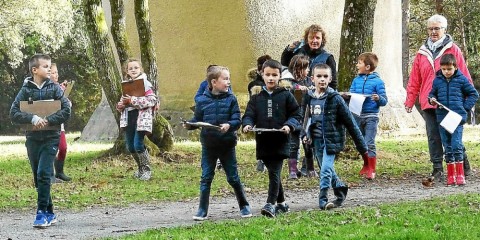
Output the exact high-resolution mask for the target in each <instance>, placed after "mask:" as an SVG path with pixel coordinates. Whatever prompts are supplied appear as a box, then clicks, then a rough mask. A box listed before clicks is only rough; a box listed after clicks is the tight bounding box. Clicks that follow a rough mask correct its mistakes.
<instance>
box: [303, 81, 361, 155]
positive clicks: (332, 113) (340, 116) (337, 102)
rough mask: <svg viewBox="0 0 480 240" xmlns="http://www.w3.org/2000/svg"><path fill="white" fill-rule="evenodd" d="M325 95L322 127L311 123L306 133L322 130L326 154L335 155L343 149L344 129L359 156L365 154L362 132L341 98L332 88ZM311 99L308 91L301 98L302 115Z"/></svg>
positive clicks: (311, 96)
mask: <svg viewBox="0 0 480 240" xmlns="http://www.w3.org/2000/svg"><path fill="white" fill-rule="evenodd" d="M326 94H327V99H326V100H325V108H324V109H325V110H324V117H323V126H316V124H315V123H312V124H311V125H310V128H309V129H307V131H312V130H313V129H312V128H313V127H320V128H322V129H323V137H324V139H325V147H326V148H327V153H328V154H337V153H339V152H341V151H342V150H343V149H344V148H345V129H346V130H348V133H349V134H350V136H352V139H353V142H354V143H355V146H356V148H357V150H358V152H359V153H360V154H363V153H366V152H367V145H366V144H365V140H364V138H363V135H362V132H360V129H359V128H358V126H357V123H356V122H355V119H354V118H353V115H352V113H351V112H350V110H349V109H348V106H347V104H346V103H345V101H344V100H343V98H342V97H341V96H340V94H339V93H338V92H337V91H335V90H333V89H332V88H328V89H327V93H326ZM312 98H314V96H313V92H312V91H308V94H306V95H305V97H304V98H303V103H302V113H303V112H305V109H306V106H307V105H309V106H310V103H311V100H312Z"/></svg>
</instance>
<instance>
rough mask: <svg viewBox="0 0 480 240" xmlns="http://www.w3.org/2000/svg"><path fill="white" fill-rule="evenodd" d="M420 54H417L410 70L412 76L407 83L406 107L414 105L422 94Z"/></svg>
mask: <svg viewBox="0 0 480 240" xmlns="http://www.w3.org/2000/svg"><path fill="white" fill-rule="evenodd" d="M419 58H420V55H419V54H417V56H415V59H414V60H413V65H412V70H411V71H410V78H409V79H408V84H407V89H406V90H407V98H406V100H405V106H406V107H413V105H414V104H415V101H416V100H417V97H418V95H419V94H420V86H421V84H422V83H421V81H422V79H421V77H420V63H419V61H420V60H419Z"/></svg>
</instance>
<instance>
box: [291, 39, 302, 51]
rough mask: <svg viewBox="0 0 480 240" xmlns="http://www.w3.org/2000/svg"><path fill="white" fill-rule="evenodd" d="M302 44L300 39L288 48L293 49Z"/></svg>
mask: <svg viewBox="0 0 480 240" xmlns="http://www.w3.org/2000/svg"><path fill="white" fill-rule="evenodd" d="M299 45H300V41H295V42H293V43H291V44H290V45H288V50H290V51H292V50H293V49H295V48H297V47H298V46H299Z"/></svg>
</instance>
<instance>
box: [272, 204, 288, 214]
mask: <svg viewBox="0 0 480 240" xmlns="http://www.w3.org/2000/svg"><path fill="white" fill-rule="evenodd" d="M287 212H290V207H289V206H288V204H286V203H285V204H277V205H276V206H275V214H279V213H287Z"/></svg>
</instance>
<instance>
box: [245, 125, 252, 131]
mask: <svg viewBox="0 0 480 240" xmlns="http://www.w3.org/2000/svg"><path fill="white" fill-rule="evenodd" d="M250 130H252V126H250V125H247V126H245V127H243V132H245V133H246V132H248V131H250Z"/></svg>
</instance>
